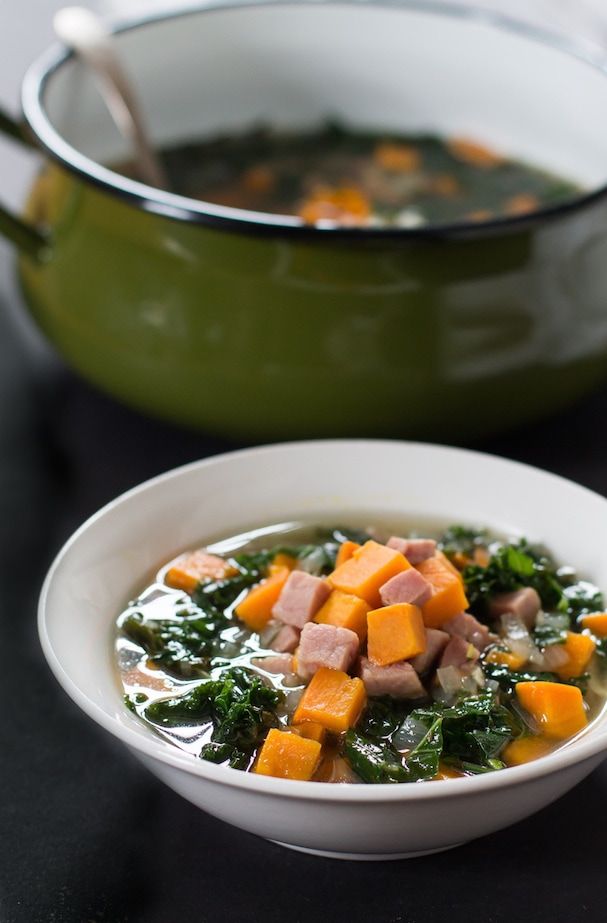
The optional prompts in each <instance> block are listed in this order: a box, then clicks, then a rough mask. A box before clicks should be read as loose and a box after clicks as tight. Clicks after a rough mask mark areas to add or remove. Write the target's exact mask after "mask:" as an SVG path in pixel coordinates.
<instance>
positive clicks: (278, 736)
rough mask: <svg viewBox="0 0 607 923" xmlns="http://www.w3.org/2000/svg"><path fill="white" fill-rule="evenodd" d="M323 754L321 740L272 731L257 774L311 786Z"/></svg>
mask: <svg viewBox="0 0 607 923" xmlns="http://www.w3.org/2000/svg"><path fill="white" fill-rule="evenodd" d="M320 750H321V745H320V743H319V742H318V741H317V740H311V739H310V738H307V737H301V736H300V735H299V734H292V733H290V732H289V731H279V730H278V729H277V728H272V729H271V730H270V731H269V732H268V736H267V737H266V739H265V741H264V743H263V746H262V748H261V750H260V752H259V756H258V757H257V762H256V763H255V767H254V771H255V772H258V773H259V774H260V775H262V776H276V777H277V778H279V779H299V780H300V781H302V782H307V781H308V779H311V778H312V776H313V775H314V770H315V769H316V767H317V766H318V762H319V760H320Z"/></svg>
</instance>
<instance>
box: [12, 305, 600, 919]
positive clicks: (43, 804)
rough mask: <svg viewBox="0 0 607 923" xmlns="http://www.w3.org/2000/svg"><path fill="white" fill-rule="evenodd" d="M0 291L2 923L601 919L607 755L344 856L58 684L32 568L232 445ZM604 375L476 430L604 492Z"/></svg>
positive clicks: (495, 446) (498, 445)
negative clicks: (71, 361)
mask: <svg viewBox="0 0 607 923" xmlns="http://www.w3.org/2000/svg"><path fill="white" fill-rule="evenodd" d="M17 300H18V299H16V298H14V299H9V300H8V303H7V304H4V305H0V309H1V310H0V502H1V504H2V506H1V515H0V554H1V557H2V565H1V567H0V603H1V606H0V652H1V661H0V663H1V666H0V678H1V679H0V688H2V690H3V693H2V701H3V703H4V707H3V708H2V716H1V718H0V923H88V921H95V923H101V921H103V923H127V921H128V923H140V921H144V923H180V921H188V923H190V921H205V923H206V921H222V923H223V921H226V923H230V921H244V920H247V921H248V920H263V921H267V923H273V921H280V923H299V921H323V923H324V921H327V923H330V921H335V923H342V921H353V923H355V921H359V920H360V921H367V920H377V921H386V923H434V921H437V923H438V921H441V923H442V921H446V920H449V921H452V923H459V921H467V923H468V921H481V923H502V921H503V923H526V921H538V923H544V921H546V923H576V921H578V920H579V921H587V923H595V921H596V923H598V921H601V923H605V921H606V920H607V902H606V899H605V893H604V875H605V858H604V857H605V852H604V846H603V844H604V840H605V836H604V830H605V826H606V821H607V766H605V765H603V766H602V767H600V768H599V769H598V770H596V771H595V772H594V773H593V774H592V775H591V776H590V777H589V778H588V779H587V780H586V781H585V782H583V783H582V784H581V785H579V786H578V787H577V789H575V790H574V791H572V792H571V793H570V794H568V795H567V796H566V797H565V798H563V799H562V800H561V801H559V802H558V803H556V804H554V805H552V806H551V807H549V808H547V809H545V810H544V811H542V812H541V813H539V814H537V815H536V816H535V817H532V818H531V819H529V820H527V821H525V822H523V823H520V824H517V825H516V826H514V827H512V828H510V829H508V830H505V831H503V832H501V833H498V834H496V835H494V836H491V837H488V838H485V839H482V840H479V841H477V842H475V843H471V844H470V845H467V846H464V847H461V848H460V849H457V850H454V851H451V852H447V853H443V854H439V855H436V856H429V857H426V858H419V859H414V860H408V861H407V860H405V861H397V862H377V863H354V862H339V861H335V860H327V859H317V858H314V857H308V856H304V855H300V854H297V853H294V852H290V851H288V850H286V849H282V848H281V847H278V846H274V845H272V844H270V843H266V842H264V841H263V840H261V839H258V838H256V837H254V836H251V835H250V834H246V833H242V832H240V831H238V830H236V829H234V828H231V827H229V826H227V825H225V824H223V823H221V822H219V821H217V820H215V819H214V818H212V817H208V816H207V815H205V814H203V813H202V812H200V811H198V810H197V809H196V808H194V807H192V806H191V805H189V804H188V803H186V802H185V801H182V800H181V799H180V798H179V797H178V796H177V795H175V794H173V793H172V792H171V791H169V790H168V789H167V788H164V787H163V786H162V785H161V783H160V782H158V781H156V779H154V778H152V776H150V775H149V774H148V773H147V772H146V771H145V770H144V769H143V768H142V767H141V766H140V765H139V764H138V763H137V762H136V761H135V759H133V758H132V757H131V756H130V755H129V754H128V753H127V752H126V751H125V750H124V749H123V748H122V746H120V745H118V744H117V743H116V742H115V741H114V740H113V739H111V738H110V737H109V736H108V735H107V734H105V733H104V732H102V731H101V730H100V729H99V728H97V727H96V726H95V725H93V724H92V722H90V721H89V720H88V719H87V718H85V716H84V715H83V714H81V713H80V712H79V711H78V709H77V708H76V706H75V705H73V704H72V703H71V701H69V700H68V699H67V697H66V695H65V694H64V693H63V691H62V690H61V689H60V688H59V687H58V685H57V683H56V682H55V680H54V679H53V677H52V676H51V674H50V672H49V670H48V668H47V667H46V664H45V662H44V659H43V657H42V653H41V650H40V647H39V643H38V639H37V634H36V623H35V614H36V601H37V595H38V592H39V588H40V584H41V582H42V579H43V576H44V573H45V570H46V568H47V566H48V564H49V563H50V561H51V558H52V557H53V556H54V554H55V553H56V551H57V550H58V549H59V547H60V545H61V543H62V542H63V541H64V540H65V539H66V538H67V537H68V535H69V534H70V533H71V532H72V530H73V529H74V528H75V527H76V526H77V525H79V524H80V523H81V522H82V521H83V520H84V519H85V518H86V517H87V516H88V515H89V514H90V513H92V512H93V511H94V510H95V509H96V508H97V507H99V506H100V505H101V504H103V503H105V502H106V501H107V500H109V499H110V498H112V497H113V496H115V495H116V494H118V493H120V492H121V491H123V490H125V489H127V488H129V487H131V486H132V485H134V484H136V483H137V482H138V481H141V480H142V479H145V478H148V477H150V476H151V475H154V474H157V473H159V472H161V471H164V470H166V469H168V468H170V467H172V466H174V465H178V464H181V463H183V462H187V461H190V460H192V459H196V458H200V457H202V456H205V455H209V454H212V453H215V452H219V451H222V450H223V449H224V448H229V447H230V446H227V445H226V444H225V443H222V442H220V441H217V440H214V439H211V438H208V437H205V436H204V435H200V434H195V433H188V432H183V431H180V430H177V429H174V428H172V427H170V426H168V425H164V424H161V423H158V422H155V421H152V420H147V419H144V418H142V417H141V416H139V415H138V414H136V413H134V412H132V411H129V410H127V409H125V408H123V407H120V406H119V405H118V404H116V403H114V402H113V401H111V400H110V399H108V398H105V397H103V396H101V395H100V394H98V393H97V392H95V391H94V390H93V389H91V388H89V387H88V386H87V385H85V384H84V383H82V382H81V381H80V380H78V379H77V378H76V377H74V376H73V375H72V374H71V373H70V372H68V371H67V370H66V369H65V368H64V367H63V365H62V364H61V362H59V361H58V360H57V359H56V358H55V357H54V356H53V355H52V353H51V352H50V351H48V350H47V349H45V348H44V347H43V346H42V345H41V343H40V342H39V341H38V340H37V339H36V337H35V336H33V335H32V333H31V330H29V328H28V327H27V325H26V324H24V323H23V319H22V318H21V316H20V313H19V308H18V305H17V303H16V302H17ZM606 413H607V389H605V390H603V391H602V392H600V393H597V394H596V395H594V396H592V397H591V398H589V399H587V400H586V401H585V402H584V403H583V404H581V405H578V406H577V407H575V408H573V409H571V410H570V411H568V412H566V413H563V414H561V415H559V416H558V417H556V418H553V419H552V420H550V421H547V422H544V423H542V424H540V425H537V426H534V427H530V428H526V429H525V430H520V431H517V432H513V433H510V434H508V435H507V436H503V437H500V438H496V439H492V440H486V441H484V442H483V443H480V444H477V445H476V447H479V448H483V449H486V450H488V451H494V452H497V453H499V454H502V455H506V456H509V457H511V458H517V459H521V460H524V461H528V462H531V463H533V464H537V465H540V466H542V467H544V468H548V469H550V470H552V471H556V472H558V473H560V474H563V475H565V476H567V477H571V478H574V479H575V480H577V481H580V482H581V483H583V484H586V485H587V486H589V487H591V488H593V489H595V490H597V491H599V492H601V493H604V494H605V493H607V466H606V465H605V459H606V458H607V428H606V427H605V416H606Z"/></svg>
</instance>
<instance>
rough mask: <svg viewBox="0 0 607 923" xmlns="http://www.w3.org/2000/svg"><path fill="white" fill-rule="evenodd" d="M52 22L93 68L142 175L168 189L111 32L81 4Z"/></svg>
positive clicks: (63, 40) (62, 13)
mask: <svg viewBox="0 0 607 923" xmlns="http://www.w3.org/2000/svg"><path fill="white" fill-rule="evenodd" d="M53 25H54V28H55V33H56V35H57V37H58V38H59V39H60V40H61V41H62V42H63V43H64V44H65V45H67V46H68V47H69V48H71V49H72V50H73V51H74V52H75V53H76V54H77V55H78V56H79V57H80V58H81V59H82V61H84V62H85V63H86V64H88V66H89V67H90V68H91V70H92V71H93V72H94V74H95V76H96V78H97V82H98V85H99V90H100V92H101V95H102V96H103V99H104V101H105V104H106V106H107V108H108V110H109V112H110V115H111V116H112V118H113V120H114V122H115V124H116V127H117V128H118V131H119V132H120V133H121V135H122V136H123V137H124V138H126V139H127V141H128V142H129V145H130V147H131V148H132V150H133V154H134V159H135V164H136V167H137V173H138V175H139V177H140V179H141V180H143V182H145V183H148V185H150V186H160V187H162V188H164V189H167V188H168V183H167V177H166V175H165V172H164V170H163V168H162V166H161V164H160V161H159V159H158V157H157V155H156V153H155V151H154V149H153V147H152V145H151V143H150V140H149V138H148V134H147V131H146V129H145V126H144V121H143V117H142V114H141V108H140V106H139V103H138V101H137V98H136V95H135V91H134V89H133V86H132V84H131V82H130V80H129V78H128V77H127V76H126V74H125V71H124V68H123V67H122V63H121V61H120V59H119V57H118V54H117V52H116V49H115V47H114V43H113V41H112V34H111V32H110V31H109V30H108V29H107V28H106V26H105V24H104V23H103V22H102V20H101V19H100V18H99V17H98V16H96V15H95V13H93V12H91V10H87V9H85V8H84V7H80V6H67V7H63V9H60V10H59V11H58V12H57V13H56V14H55V17H54V19H53Z"/></svg>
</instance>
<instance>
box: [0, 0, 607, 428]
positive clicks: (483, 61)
mask: <svg viewBox="0 0 607 923" xmlns="http://www.w3.org/2000/svg"><path fill="white" fill-rule="evenodd" d="M116 42H117V45H118V48H119V51H120V53H121V54H122V56H123V58H124V60H125V61H126V62H128V69H129V71H130V73H131V75H132V77H133V79H134V81H135V83H136V85H137V89H138V91H139V93H140V95H141V98H142V102H143V106H144V110H145V113H146V115H147V120H148V123H149V125H150V128H151V133H152V136H153V138H154V141H155V143H157V144H158V145H159V146H164V145H167V146H168V145H174V144H177V143H179V142H180V141H184V140H187V139H191V138H192V137H197V136H198V137H202V136H207V135H209V136H210V135H213V134H216V133H219V132H225V131H229V130H238V131H240V130H243V129H246V128H249V127H250V126H251V125H253V124H255V123H256V122H259V121H265V122H270V123H273V124H275V125H278V126H287V125H288V126H289V127H290V128H297V127H305V126H307V125H310V124H314V123H318V122H319V120H321V119H323V118H326V117H327V116H335V117H338V118H339V119H341V120H343V121H344V122H346V123H349V124H352V125H359V126H364V127H365V128H377V129H378V130H386V129H392V130H397V131H402V132H408V131H411V132H415V131H422V130H423V131H426V130H431V131H433V132H438V133H441V134H453V133H457V134H459V135H468V136H471V137H475V138H478V139H479V140H480V141H482V142H487V143H489V144H491V145H492V146H494V147H496V148H498V149H500V150H503V151H504V152H506V153H508V154H512V155H513V156H516V157H520V158H522V159H524V160H528V161H530V162H533V163H536V164H538V165H541V166H544V167H546V168H548V169H550V170H553V171H554V172H556V173H557V174H561V175H563V176H565V177H567V178H570V179H573V180H575V181H576V182H578V183H579V184H580V186H581V187H582V188H583V190H584V192H583V193H582V194H580V196H579V197H578V198H577V199H575V200H573V201H568V202H567V203H565V204H563V205H561V206H558V207H551V208H547V209H544V210H541V211H537V212H535V213H533V214H529V215H526V216H523V217H510V218H502V219H498V220H494V221H490V222H486V223H484V224H477V225H472V224H470V223H460V224H453V225H442V226H428V227H425V228H418V229H394V228H391V229H381V228H368V229H338V228H335V227H313V228H311V227H308V226H305V225H303V224H302V223H301V222H300V220H299V219H298V218H294V217H285V216H280V215H270V214H262V213H256V212H247V211H244V210H241V209H235V208H227V207H220V206H216V205H211V204H209V203H205V202H200V201H196V200H193V199H188V198H185V197H182V196H178V195H175V194H173V193H171V192H168V191H164V190H158V189H153V188H151V187H149V186H146V185H144V184H143V183H140V182H137V181H135V180H132V179H129V178H127V177H124V176H121V175H119V174H117V173H115V172H114V171H113V170H112V169H111V167H108V166H107V165H108V164H110V165H111V164H112V163H118V162H120V161H121V160H124V159H127V158H128V155H129V151H128V150H127V149H126V148H125V144H124V142H123V140H122V139H121V138H120V137H119V136H118V133H117V132H116V130H115V128H114V127H113V124H112V122H111V120H110V118H109V116H108V114H107V112H106V111H105V109H104V105H103V102H102V100H101V98H100V95H99V93H98V90H97V87H96V86H95V83H94V80H93V78H92V77H91V75H90V74H89V73H88V72H87V71H86V70H85V69H84V68H83V67H82V65H81V64H80V63H79V62H78V61H76V60H75V59H74V58H73V56H71V55H70V54H69V53H67V52H66V51H65V49H61V48H59V47H55V48H52V49H50V50H49V51H48V52H47V53H46V54H45V55H44V56H43V57H42V58H41V59H40V60H38V61H37V62H36V63H35V64H34V65H33V66H32V67H31V68H30V70H29V71H28V73H27V75H26V77H25V80H24V86H23V110H24V123H23V124H24V126H26V127H25V128H23V129H22V128H21V127H20V126H18V125H16V124H14V123H12V122H11V121H10V120H9V119H7V118H6V117H3V118H2V122H1V123H0V127H1V128H2V129H4V130H5V132H7V133H8V134H11V135H14V136H15V137H21V138H24V137H27V138H28V140H29V141H30V143H34V144H35V145H36V146H37V147H38V148H39V149H40V150H41V151H43V152H44V155H45V157H46V165H45V166H44V167H43V169H42V170H41V172H40V174H39V175H38V177H37V179H36V181H35V182H34V184H33V188H32V189H31V192H30V195H29V199H28V203H27V208H26V211H25V214H24V215H23V216H20V217H17V216H12V215H10V214H9V213H8V212H7V211H6V210H3V211H1V212H0V230H2V231H3V232H4V233H5V234H6V235H8V237H10V238H11V239H12V240H13V241H14V243H15V244H16V246H17V248H18V249H19V251H20V255H19V270H20V278H21V281H22V286H23V291H24V293H25V296H26V300H27V303H28V305H29V308H30V310H31V312H32V314H33V316H34V317H35V319H36V321H37V322H38V324H39V326H40V327H41V328H42V330H43V331H44V332H45V333H46V335H47V336H48V338H49V339H50V340H51V341H52V342H53V343H54V344H55V345H56V347H57V348H58V350H59V351H60V352H61V353H62V354H63V356H64V357H65V358H66V360H67V361H68V362H69V364H70V365H71V366H73V367H74V368H75V369H77V370H78V371H79V372H81V373H82V375H84V376H85V377H86V378H88V379H89V380H90V381H92V382H94V383H95V384H96V385H98V386H99V387H100V388H102V389H103V390H105V391H107V392H109V393H110V394H112V395H114V396H115V397H117V398H118V399H120V400H122V401H124V402H125V403H128V404H130V405H132V406H134V407H137V408H139V409H141V410H142V411H145V412H148V413H150V414H153V415H157V416H161V417H164V418H167V419H170V420H174V421H176V422H179V423H183V424H188V425H192V426H196V427H201V428H204V429H206V430H208V431H212V432H216V433H220V434H223V435H227V436H231V437H238V438H245V439H261V438H290V437H299V436H312V435H316V436H322V435H333V436H342V435H344V436H345V435H357V434H361V435H368V436H372V435H394V436H396V435H406V436H412V437H418V436H420V437H430V438H440V439H443V440H450V439H452V440H457V439H462V438H469V437H471V436H475V435H479V434H481V433H486V432H489V431H496V430H498V429H500V428H504V427H507V426H510V425H512V424H515V423H519V422H522V421H525V420H531V419H534V418H537V417H539V416H540V415H542V414H545V413H547V412H549V411H553V410H555V409H557V408H559V407H562V406H564V405H566V404H568V403H570V402H571V401H573V400H574V399H576V398H578V397H579V396H580V395H581V394H583V393H584V392H586V391H588V390H589V389H590V388H592V387H593V386H594V385H595V384H596V383H597V382H598V381H599V380H600V379H601V378H602V377H603V376H604V373H605V371H606V370H607V361H606V358H607V120H605V117H604V115H605V112H607V74H606V72H605V70H604V69H603V67H602V66H601V64H600V62H597V61H592V60H590V59H588V58H587V57H584V56H583V55H581V54H579V53H577V52H576V51H575V49H571V48H570V47H564V46H563V44H562V43H561V42H559V41H557V40H554V39H553V38H550V37H547V36H545V35H543V34H539V33H538V32H536V31H534V30H531V29H529V28H527V27H521V26H520V25H517V24H516V23H512V22H510V21H507V20H503V19H501V18H498V19H496V18H488V17H487V16H486V15H484V14H479V13H477V12H475V11H474V10H462V9H461V8H457V9H456V8H451V7H448V6H443V5H435V4H432V3H428V2H424V3H423V4H422V3H420V4H416V3H408V4H402V3H399V4H398V5H394V4H388V3H380V4H378V3H366V2H356V3H336V2H326V3H325V2H320V3H318V2H313V3H312V2H308V3H301V2H295V3H289V2H270V3H263V4H258V3H255V4H241V5H229V6H225V5H221V6H218V7H216V8H215V7H213V6H209V5H206V6H205V7H204V8H201V9H198V10H194V11H192V10H191V9H190V10H188V11H182V12H178V13H172V14H171V15H169V16H164V17H161V18H151V19H148V20H146V21H144V22H138V23H132V24H129V25H128V26H127V27H123V28H121V29H119V30H117V32H116ZM0 186H1V180H0Z"/></svg>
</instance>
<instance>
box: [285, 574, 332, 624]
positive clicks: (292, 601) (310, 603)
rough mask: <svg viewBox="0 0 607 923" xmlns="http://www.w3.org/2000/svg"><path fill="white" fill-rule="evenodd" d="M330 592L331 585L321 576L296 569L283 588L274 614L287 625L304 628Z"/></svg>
mask: <svg viewBox="0 0 607 923" xmlns="http://www.w3.org/2000/svg"><path fill="white" fill-rule="evenodd" d="M330 592H331V590H330V587H329V585H328V584H327V583H326V582H325V581H324V580H321V578H320V577H313V576H312V574H307V573H306V572H305V571H303V570H294V571H292V572H291V573H290V574H289V577H288V579H287V582H286V583H285V585H284V586H283V588H282V591H281V594H280V596H279V597H278V601H277V602H276V604H275V605H274V608H273V609H272V615H273V616H274V618H275V619H279V620H280V621H281V622H284V623H285V625H293V626H294V627H295V628H303V627H304V625H305V624H306V622H310V621H311V620H312V619H313V618H314V616H315V615H316V613H317V612H318V610H319V609H320V607H321V606H322V604H323V603H324V602H325V600H326V599H327V597H328V595H329V593H330Z"/></svg>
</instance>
